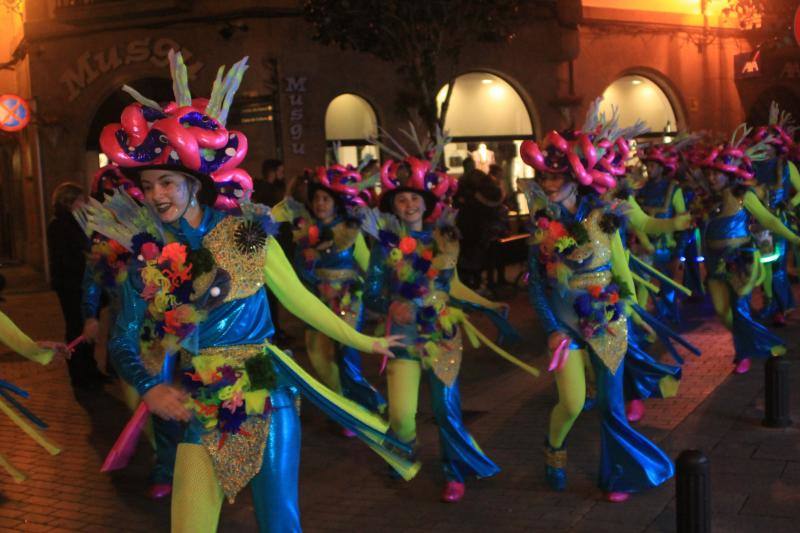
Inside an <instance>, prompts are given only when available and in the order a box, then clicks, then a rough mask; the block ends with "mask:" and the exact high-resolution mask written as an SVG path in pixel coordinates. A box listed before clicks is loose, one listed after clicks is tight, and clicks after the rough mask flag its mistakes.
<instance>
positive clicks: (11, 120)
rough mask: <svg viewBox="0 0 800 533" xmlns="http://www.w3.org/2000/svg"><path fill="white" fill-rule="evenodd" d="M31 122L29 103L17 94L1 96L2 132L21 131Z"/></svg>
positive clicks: (0, 125)
mask: <svg viewBox="0 0 800 533" xmlns="http://www.w3.org/2000/svg"><path fill="white" fill-rule="evenodd" d="M30 121H31V110H30V108H29V107H28V102H26V101H25V100H23V99H22V98H20V97H19V96H17V95H15V94H3V95H0V130H3V131H19V130H21V129H22V128H24V127H25V126H27V125H28V122H30Z"/></svg>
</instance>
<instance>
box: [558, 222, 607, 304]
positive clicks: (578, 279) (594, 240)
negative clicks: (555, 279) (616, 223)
mask: <svg viewBox="0 0 800 533" xmlns="http://www.w3.org/2000/svg"><path fill="white" fill-rule="evenodd" d="M603 214H604V211H603V210H602V209H595V210H594V211H592V212H591V213H589V216H587V217H586V218H585V219H584V220H583V222H581V224H583V227H584V228H585V229H586V233H587V235H588V236H589V240H588V242H586V243H584V244H582V245H580V246H578V247H577V248H576V249H575V251H573V252H572V253H571V254H570V255H569V256H568V259H572V260H586V259H587V258H589V259H588V261H587V263H586V264H584V265H582V266H581V267H580V268H579V269H576V270H575V271H574V273H573V274H572V276H570V279H569V286H570V288H572V289H585V288H586V287H589V286H590V285H600V286H602V287H605V286H606V285H608V284H609V283H611V279H612V274H611V271H610V270H601V271H599V272H597V271H596V270H597V269H598V268H601V267H604V266H606V265H608V264H609V263H610V262H611V236H610V235H609V234H607V233H605V232H604V231H603V230H602V229H601V228H600V219H601V218H602V216H603Z"/></svg>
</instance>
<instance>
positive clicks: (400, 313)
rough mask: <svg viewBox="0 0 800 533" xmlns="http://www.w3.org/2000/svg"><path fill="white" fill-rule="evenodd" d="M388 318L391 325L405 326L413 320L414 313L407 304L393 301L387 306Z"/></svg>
mask: <svg viewBox="0 0 800 533" xmlns="http://www.w3.org/2000/svg"><path fill="white" fill-rule="evenodd" d="M389 317H390V318H391V319H392V322H393V323H395V324H397V325H399V326H405V325H408V324H411V321H412V320H414V311H413V310H412V309H411V305H409V304H408V302H398V301H394V302H392V303H391V305H389Z"/></svg>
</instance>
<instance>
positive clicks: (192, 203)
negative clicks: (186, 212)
mask: <svg viewBox="0 0 800 533" xmlns="http://www.w3.org/2000/svg"><path fill="white" fill-rule="evenodd" d="M189 205H191V206H192V207H197V197H196V196H192V201H191V202H189Z"/></svg>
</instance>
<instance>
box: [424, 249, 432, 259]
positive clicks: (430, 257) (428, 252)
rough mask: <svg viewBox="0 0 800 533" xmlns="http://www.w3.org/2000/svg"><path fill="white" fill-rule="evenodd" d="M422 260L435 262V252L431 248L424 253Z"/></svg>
mask: <svg viewBox="0 0 800 533" xmlns="http://www.w3.org/2000/svg"><path fill="white" fill-rule="evenodd" d="M422 258H423V259H424V260H425V261H431V260H433V250H431V249H430V248H428V249H427V250H423V251H422Z"/></svg>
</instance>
